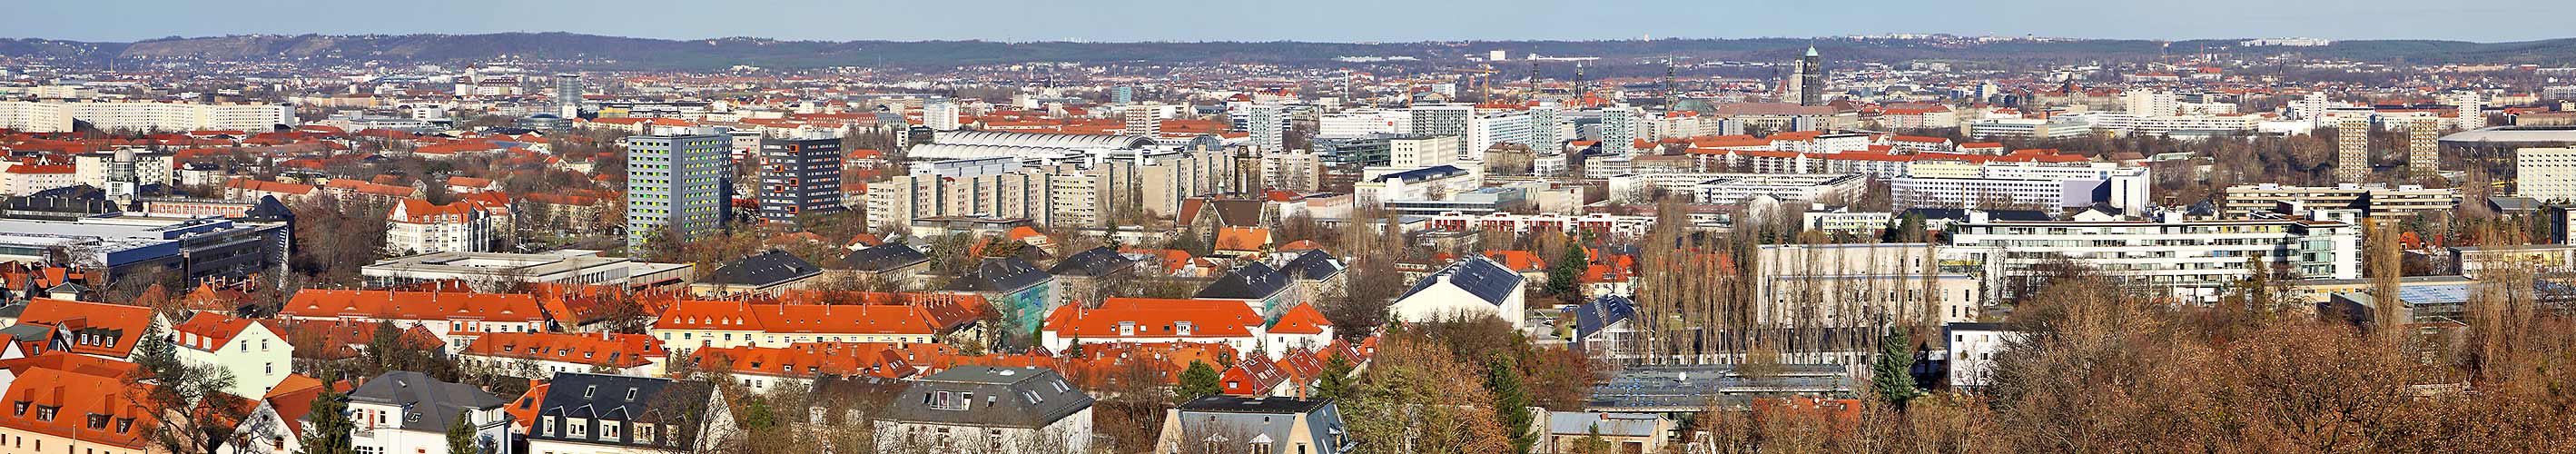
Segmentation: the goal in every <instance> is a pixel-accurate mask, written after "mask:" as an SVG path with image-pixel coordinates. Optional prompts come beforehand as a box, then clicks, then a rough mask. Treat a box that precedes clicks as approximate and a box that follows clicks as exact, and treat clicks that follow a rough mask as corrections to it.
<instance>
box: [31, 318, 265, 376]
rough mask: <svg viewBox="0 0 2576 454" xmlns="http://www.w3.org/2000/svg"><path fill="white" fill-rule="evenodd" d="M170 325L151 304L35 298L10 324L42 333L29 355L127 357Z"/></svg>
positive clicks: (115, 358)
mask: <svg viewBox="0 0 2576 454" xmlns="http://www.w3.org/2000/svg"><path fill="white" fill-rule="evenodd" d="M169 326H170V323H169V321H168V320H164V319H162V318H161V316H160V315H156V314H153V312H152V308H149V307H143V306H127V305H122V304H108V303H93V302H85V301H72V300H62V299H53V298H32V299H29V300H27V303H26V305H25V308H24V309H22V310H20V311H19V312H18V316H17V318H16V320H15V322H14V323H11V324H10V326H9V328H12V329H13V330H24V331H36V332H40V333H42V334H38V335H36V336H34V337H36V338H37V339H39V340H41V341H42V342H41V343H38V344H37V345H39V346H40V347H39V348H36V349H34V351H26V352H23V353H25V354H27V355H29V356H34V355H38V354H42V353H46V352H57V351H59V352H66V353H71V354H76V355H82V356H88V357H92V358H104V359H112V360H127V359H129V358H131V357H133V356H134V347H135V346H136V345H139V343H140V342H142V340H143V336H144V335H145V334H148V333H156V332H163V331H165V330H166V329H167V328H168V327H169ZM24 341H25V339H19V340H17V341H16V342H24ZM13 345H14V344H13ZM263 386H264V385H263Z"/></svg>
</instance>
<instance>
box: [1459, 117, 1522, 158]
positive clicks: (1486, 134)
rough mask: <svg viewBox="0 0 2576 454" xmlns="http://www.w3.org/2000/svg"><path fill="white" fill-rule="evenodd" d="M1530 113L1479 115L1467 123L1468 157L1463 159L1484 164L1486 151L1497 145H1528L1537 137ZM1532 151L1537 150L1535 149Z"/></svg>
mask: <svg viewBox="0 0 2576 454" xmlns="http://www.w3.org/2000/svg"><path fill="white" fill-rule="evenodd" d="M1530 120H1531V119H1530V115H1529V113H1528V112H1519V111H1507V112H1495V113H1489V114H1483V115H1477V116H1476V117H1475V118H1472V119H1469V120H1468V121H1467V155H1466V156H1463V157H1462V158H1463V159H1467V160H1471V161H1478V162H1483V161H1485V157H1484V154H1485V149H1487V148H1492V147H1493V146H1494V144H1497V143H1517V144H1522V145H1528V144H1530V143H1531V142H1532V139H1533V138H1534V137H1536V135H1537V131H1538V130H1537V128H1536V125H1535V124H1534V123H1533V122H1531V121H1530ZM1531 149H1532V150H1537V148H1535V147H1533V148H1531Z"/></svg>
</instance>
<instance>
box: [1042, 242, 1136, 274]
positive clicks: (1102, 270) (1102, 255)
mask: <svg viewBox="0 0 2576 454" xmlns="http://www.w3.org/2000/svg"><path fill="white" fill-rule="evenodd" d="M1135 264H1136V261H1134V260H1128V259H1127V256H1125V255H1119V254H1118V250H1116V249H1110V248H1109V247H1108V246H1101V247H1095V248H1091V249H1087V250H1084V251H1082V252H1076V253H1073V255H1071V256H1067V257H1065V258H1064V260H1059V261H1056V263H1055V266H1054V267H1050V268H1047V274H1053V275H1057V276H1104V275H1108V274H1111V273H1116V272H1118V271H1119V270H1124V269H1127V268H1128V267H1130V266H1133V265H1135Z"/></svg>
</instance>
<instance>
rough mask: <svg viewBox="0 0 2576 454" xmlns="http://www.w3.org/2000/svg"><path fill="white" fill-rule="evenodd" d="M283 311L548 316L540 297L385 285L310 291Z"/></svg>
mask: <svg viewBox="0 0 2576 454" xmlns="http://www.w3.org/2000/svg"><path fill="white" fill-rule="evenodd" d="M278 315H281V316H289V317H304V318H371V319H379V320H481V321H487V322H534V321H541V320H545V319H546V315H545V313H544V311H543V310H541V309H539V308H538V307H537V299H536V297H533V296H529V295H517V294H499V293H464V292H392V291H382V290H318V289H316V290H305V291H301V292H296V293H295V299H293V300H290V301H287V303H286V305H285V306H284V307H282V308H279V309H278Z"/></svg>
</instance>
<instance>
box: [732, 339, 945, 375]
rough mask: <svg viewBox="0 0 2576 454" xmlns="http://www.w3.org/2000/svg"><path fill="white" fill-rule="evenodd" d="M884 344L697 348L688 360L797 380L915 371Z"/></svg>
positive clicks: (746, 372)
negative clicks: (795, 378)
mask: <svg viewBox="0 0 2576 454" xmlns="http://www.w3.org/2000/svg"><path fill="white" fill-rule="evenodd" d="M884 345H885V344H860V343H813V344H796V345H794V346H790V347H785V348H778V347H733V348H701V349H697V350H696V351H692V352H690V358H689V359H690V360H691V361H697V364H700V365H702V366H701V367H723V368H725V369H726V370H730V371H732V372H733V373H735V374H751V375H768V376H783V377H797V378H807V377H816V376H826V375H830V376H844V377H852V376H872V377H883V378H904V377H909V376H912V374H913V373H915V372H918V371H919V369H917V368H914V367H913V365H912V363H910V362H907V361H905V360H904V358H905V357H906V356H908V355H906V352H902V351H896V350H894V349H891V348H887V347H885V346H884ZM872 346H873V347H874V348H871V347H872Z"/></svg>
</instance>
